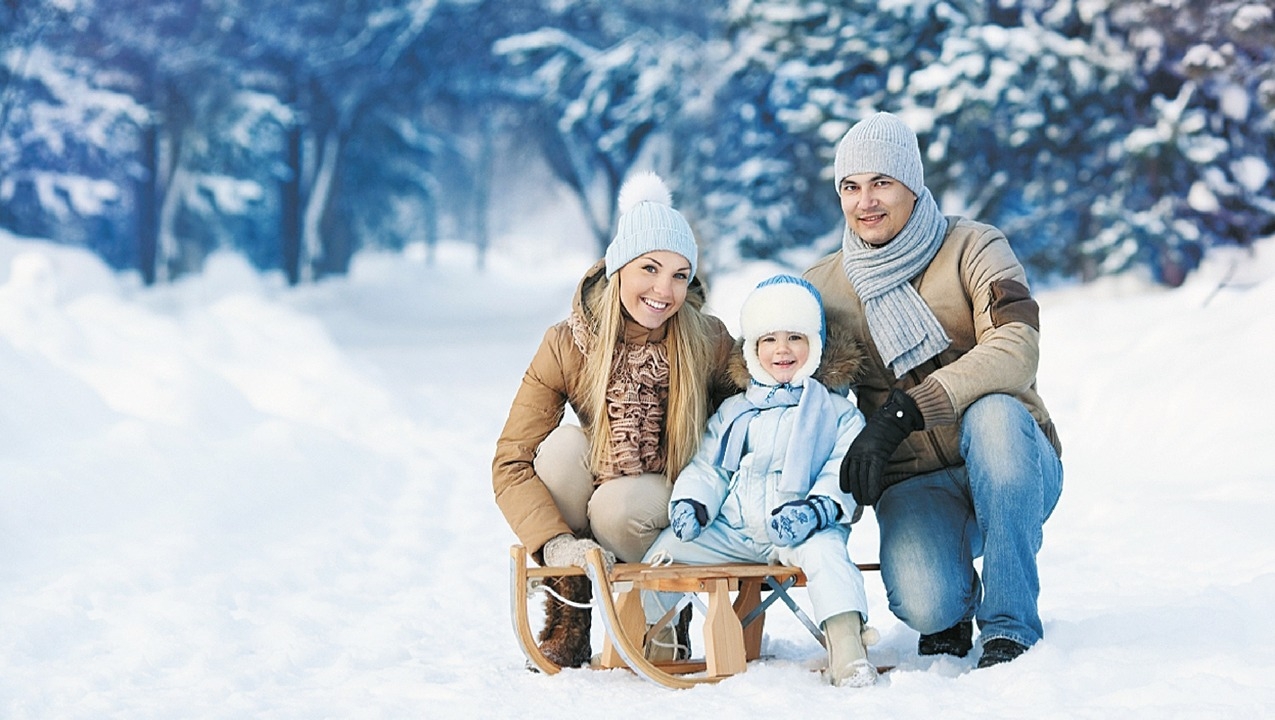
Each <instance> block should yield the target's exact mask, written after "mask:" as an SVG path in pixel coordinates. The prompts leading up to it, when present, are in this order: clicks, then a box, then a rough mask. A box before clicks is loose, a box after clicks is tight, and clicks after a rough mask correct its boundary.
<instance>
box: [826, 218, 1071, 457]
mask: <svg viewBox="0 0 1275 720" xmlns="http://www.w3.org/2000/svg"><path fill="white" fill-rule="evenodd" d="M948 223H949V224H948V231H947V236H946V237H944V239H943V245H942V247H941V248H939V251H938V254H937V255H935V257H934V259H933V260H932V261H931V262H930V264H929V266H928V267H927V268H926V269H925V270H924V271H923V272H922V273H921V274H920V275H918V276H917V277H916V278H914V279H913V280H912V285H913V287H915V288H916V289H917V292H919V293H920V294H921V297H922V298H924V299H925V302H926V304H927V305H929V306H930V310H932V311H933V312H934V316H935V317H936V318H938V321H939V323H940V324H942V326H943V329H944V330H946V331H947V334H948V337H950V338H951V339H952V344H951V345H950V346H949V347H948V348H947V349H946V350H944V351H943V352H941V353H939V354H938V355H937V356H935V357H933V358H931V359H930V360H927V361H926V362H924V363H922V364H921V365H920V366H919V367H917V368H915V369H913V370H912V371H910V372H909V373H908V374H907V375H906V376H904V377H903V378H900V379H898V380H896V379H895V377H894V373H893V371H891V370H890V369H889V367H888V366H887V365H886V364H885V363H884V362H882V360H881V355H880V353H879V352H878V351H877V348H876V345H875V344H874V343H873V341H872V335H871V333H870V332H869V330H868V320H867V317H866V316H865V315H864V312H863V302H862V301H861V300H860V299H859V296H858V295H857V294H856V293H855V291H854V286H852V285H851V284H850V280H849V279H848V278H847V277H846V273H845V269H844V268H843V267H842V262H841V251H840V250H838V251H837V252H834V253H832V254H831V255H828V256H826V257H824V258H823V259H821V260H819V261H818V262H817V263H815V264H814V265H813V266H812V267H811V268H810V269H809V270H807V271H806V272H805V278H806V279H807V280H809V281H810V282H811V284H813V285H814V286H815V287H817V288H819V292H820V293H821V294H822V295H823V305H824V312H825V314H826V315H827V321H828V333H829V335H833V336H835V335H840V334H848V335H849V336H850V337H852V338H854V339H855V340H858V341H859V342H861V343H863V345H864V346H865V347H866V348H867V351H868V352H867V358H866V362H865V363H864V369H863V371H862V374H861V376H860V379H859V383H858V385H857V386H856V388H855V392H856V395H857V397H858V399H859V409H860V410H862V411H863V414H864V415H866V416H868V417H871V416H872V413H873V412H875V411H876V409H877V408H878V407H880V406H881V405H882V404H884V403H885V399H886V395H888V394H889V392H890V389H891V388H892V387H898V388H899V389H901V390H904V391H906V392H908V394H909V395H911V396H912V398H913V399H914V400H916V402H917V405H918V407H919V408H920V409H921V413H922V415H923V416H924V417H925V425H926V426H925V429H924V430H920V431H917V432H914V433H912V434H911V435H909V436H908V438H907V439H906V440H905V441H904V442H903V444H902V445H901V446H900V447H899V449H898V451H897V452H895V453H894V455H893V456H892V457H891V458H890V464H889V466H888V467H887V468H886V475H887V477H911V476H913V475H919V474H922V473H927V472H931V471H934V470H938V469H941V468H944V467H954V466H959V465H962V464H964V460H963V458H962V457H961V453H960V432H959V429H960V427H959V425H958V424H957V420H958V419H959V418H960V416H961V413H963V412H965V408H967V407H969V406H970V404H971V403H973V402H974V401H975V400H977V399H979V398H981V397H983V396H984V395H988V394H991V393H1006V394H1009V395H1012V396H1014V397H1016V398H1018V399H1019V400H1020V401H1021V402H1022V403H1023V404H1024V405H1025V406H1026V407H1027V409H1028V410H1029V411H1030V412H1031V414H1032V417H1033V418H1035V420H1036V423H1037V424H1038V425H1040V427H1041V429H1042V430H1044V432H1045V435H1046V436H1047V437H1048V438H1049V439H1050V441H1051V442H1052V443H1053V445H1054V450H1055V451H1057V452H1058V453H1059V455H1061V454H1062V444H1061V442H1060V441H1059V439H1058V434H1057V432H1056V430H1055V428H1054V423H1053V420H1051V419H1050V417H1049V411H1048V410H1046V409H1045V403H1044V401H1042V400H1041V398H1040V395H1039V394H1038V393H1037V392H1036V367H1037V363H1038V362H1039V359H1040V309H1039V307H1038V306H1037V304H1036V301H1035V300H1034V299H1032V297H1031V293H1030V291H1029V290H1028V289H1027V275H1026V273H1025V272H1024V271H1023V268H1022V265H1020V264H1019V262H1018V259H1017V258H1016V257H1015V256H1014V252H1013V250H1012V249H1011V248H1010V246H1009V241H1008V240H1006V239H1005V236H1004V235H1003V234H1002V233H1001V231H1000V230H997V229H996V228H995V227H992V226H991V225H985V224H983V223H978V222H974V221H972V220H966V219H963V218H956V217H950V218H948Z"/></svg>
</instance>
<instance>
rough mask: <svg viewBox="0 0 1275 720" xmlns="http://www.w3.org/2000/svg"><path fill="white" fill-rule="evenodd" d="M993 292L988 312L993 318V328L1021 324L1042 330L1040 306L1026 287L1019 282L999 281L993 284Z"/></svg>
mask: <svg viewBox="0 0 1275 720" xmlns="http://www.w3.org/2000/svg"><path fill="white" fill-rule="evenodd" d="M991 290H992V297H991V301H990V302H989V304H988V311H989V312H990V313H991V316H992V327H1001V326H1003V325H1007V324H1009V323H1012V322H1021V323H1027V324H1028V325H1030V326H1031V327H1032V329H1034V330H1037V331H1039V330H1040V306H1039V305H1037V304H1036V301H1035V300H1033V299H1032V296H1031V292H1030V291H1028V289H1027V286H1026V285H1024V284H1022V283H1020V282H1018V281H1017V280H997V281H995V282H993V283H992V286H991Z"/></svg>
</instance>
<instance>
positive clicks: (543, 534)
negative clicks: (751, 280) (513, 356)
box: [492, 262, 734, 553]
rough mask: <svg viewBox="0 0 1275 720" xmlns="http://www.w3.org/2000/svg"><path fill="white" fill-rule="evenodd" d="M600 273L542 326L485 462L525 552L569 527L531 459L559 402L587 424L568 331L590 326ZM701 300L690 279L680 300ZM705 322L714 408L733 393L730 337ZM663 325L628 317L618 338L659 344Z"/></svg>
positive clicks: (698, 303)
mask: <svg viewBox="0 0 1275 720" xmlns="http://www.w3.org/2000/svg"><path fill="white" fill-rule="evenodd" d="M605 270H606V266H605V263H603V262H598V263H597V264H596V265H594V266H593V267H592V268H590V269H589V271H588V272H587V273H586V274H585V276H584V278H583V279H582V280H581V281H580V284H579V286H578V287H577V288H576V293H575V297H574V299H573V301H572V316H573V317H572V318H569V319H567V320H563V321H561V322H559V323H556V324H555V325H553V326H552V327H550V328H549V329H548V330H546V331H545V335H544V338H543V339H542V340H541V341H540V347H539V348H538V349H537V350H536V354H535V356H534V357H533V358H532V360H531V365H530V367H528V368H527V372H526V373H525V374H524V375H523V378H522V384H521V385H520V386H519V388H518V393H517V394H516V395H515V396H514V400H513V405H512V407H510V409H509V418H508V419H507V420H506V421H505V427H504V430H502V431H501V433H500V439H499V440H497V441H496V456H495V459H494V460H493V461H492V489H493V490H494V491H495V494H496V504H497V506H499V507H500V511H501V512H502V513H504V515H505V519H506V520H507V521H508V522H509V526H510V527H511V528H512V529H513V531H514V534H515V535H517V536H518V541H519V542H520V543H522V544H523V545H524V546H525V547H526V548H527V549H528V550H529V551H531V552H533V553H534V552H537V551H539V550H540V548H541V547H542V546H543V545H544V544H545V542H546V541H547V540H549V539H550V538H552V537H554V536H556V535H559V534H561V533H570V532H571V529H570V527H568V526H567V524H566V522H565V521H564V520H563V519H562V514H561V513H560V512H559V511H558V507H557V506H556V505H555V504H554V502H553V498H552V497H551V496H550V495H549V489H548V488H547V487H545V484H544V482H542V481H541V480H540V478H539V477H538V476H537V475H536V471H535V469H534V468H533V466H532V460H533V459H534V458H535V454H536V450H537V449H538V448H539V447H540V443H542V442H544V439H545V438H546V437H548V435H549V433H550V432H552V431H553V430H554V429H555V428H557V427H558V425H559V424H561V422H562V419H563V416H564V415H565V411H566V406H567V405H570V406H571V409H572V411H574V412H575V415H576V417H577V418H578V419H579V420H580V424H581V426H582V427H584V429H585V431H586V432H587V431H588V429H589V427H590V423H591V418H590V417H589V407H590V405H589V403H588V398H586V397H585V395H584V387H583V382H584V363H585V356H584V353H583V351H582V350H581V347H580V344H579V343H577V341H576V338H575V337H574V332H575V331H579V330H581V329H582V328H587V329H591V328H593V327H594V325H593V323H592V322H591V318H593V316H594V313H593V312H592V310H591V309H592V308H593V307H595V301H596V298H598V297H600V295H601V292H602V290H603V288H605V286H606V282H605ZM705 300H706V297H705V288H704V286H703V284H702V283H701V282H700V279H699V278H698V277H697V278H694V279H693V280H692V281H691V284H690V287H689V289H688V291H687V295H686V304H687V305H689V306H691V307H694V308H696V309H701V308H703V306H704V302H705ZM711 319H712V321H713V323H712V324H713V327H714V328H715V331H716V333H715V334H716V337H715V347H716V353H715V355H714V358H715V359H714V364H713V367H711V368H704V373H705V374H707V375H708V376H709V378H708V381H709V397H710V399H711V401H712V404H713V408H716V407H717V405H718V404H720V403H721V401H722V400H724V399H725V398H727V397H729V396H730V395H731V394H733V393H734V387H733V385H732V383H731V380H730V377H729V374H728V370H727V366H728V364H729V362H730V353H731V348H732V347H733V346H734V339H733V338H732V337H731V335H730V332H729V331H728V330H727V329H726V326H725V325H724V324H723V323H722V322H721V320H719V319H717V318H711ZM573 326H574V330H573ZM665 330H666V328H664V327H661V328H658V329H656V330H648V329H647V328H644V327H642V326H641V325H638V324H637V323H634V322H628V323H626V327H625V339H626V342H628V343H629V344H637V343H644V342H649V343H663V342H664V336H665ZM586 332H587V330H586Z"/></svg>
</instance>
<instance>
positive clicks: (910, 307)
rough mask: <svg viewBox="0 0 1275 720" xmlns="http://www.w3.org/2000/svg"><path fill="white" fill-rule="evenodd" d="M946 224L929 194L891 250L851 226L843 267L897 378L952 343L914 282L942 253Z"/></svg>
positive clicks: (920, 201)
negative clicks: (869, 240) (872, 243)
mask: <svg viewBox="0 0 1275 720" xmlns="http://www.w3.org/2000/svg"><path fill="white" fill-rule="evenodd" d="M946 234H947V220H946V218H944V217H943V215H942V214H941V213H940V212H939V207H938V203H936V202H934V196H933V195H931V194H930V189H929V188H924V189H923V190H922V193H921V195H920V196H918V197H917V199H916V207H915V208H913V210H912V217H910V218H908V222H907V224H906V225H904V226H903V229H902V230H900V231H899V234H898V235H896V236H895V237H894V239H893V240H891V241H890V242H889V243H887V244H886V245H883V246H881V247H872V246H870V245H868V244H867V243H865V242H864V241H863V240H862V239H861V238H860V237H859V236H858V235H855V234H854V233H853V232H851V230H850V227H849V225H847V226H846V231H845V234H844V235H843V236H842V241H841V247H842V252H841V262H842V266H843V267H844V268H845V272H846V277H848V278H849V279H850V284H851V285H853V286H854V289H855V292H857V293H858V294H859V298H860V299H861V300H862V301H863V309H864V313H865V314H866V315H867V317H868V330H869V331H871V333H872V340H873V341H874V342H875V343H876V346H877V350H878V351H880V353H881V359H883V360H885V362H886V364H887V365H889V366H890V369H891V370H893V371H894V376H895V377H896V378H901V377H903V376H904V375H905V374H907V372H908V371H909V370H911V369H912V368H914V367H916V366H917V365H920V364H921V363H923V362H925V361H926V360H929V359H930V358H932V357H934V356H935V355H938V354H939V353H940V352H942V351H943V350H944V349H946V348H947V346H948V345H951V344H952V340H951V338H949V337H948V336H947V333H946V332H945V331H944V330H943V326H942V325H940V324H939V321H938V319H937V318H935V317H934V313H933V311H931V310H930V307H929V306H928V305H926V304H925V300H923V299H922V298H921V295H920V294H919V293H917V291H916V288H914V287H912V283H911V282H910V281H911V280H912V278H914V277H916V276H917V275H919V274H920V273H921V272H922V271H923V270H925V267H926V266H927V265H929V263H930V261H931V260H933V259H934V256H935V255H936V254H937V253H938V251H939V247H940V246H941V245H942V244H943V237H944V236H945V235H946Z"/></svg>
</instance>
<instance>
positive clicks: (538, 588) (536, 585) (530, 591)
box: [527, 578, 593, 610]
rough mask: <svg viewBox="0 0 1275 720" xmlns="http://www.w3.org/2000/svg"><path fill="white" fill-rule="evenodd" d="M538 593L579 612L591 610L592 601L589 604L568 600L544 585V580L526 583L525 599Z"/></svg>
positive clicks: (538, 579)
mask: <svg viewBox="0 0 1275 720" xmlns="http://www.w3.org/2000/svg"><path fill="white" fill-rule="evenodd" d="M538 592H542V593H545V594H546V595H552V596H553V597H555V598H557V599H558V602H561V603H563V604H565V605H570V606H571V607H573V608H580V609H581V610H588V609H591V608H593V601H592V600H590V601H589V602H577V601H575V600H568V599H567V598H565V597H563V596H562V594H561V593H559V592H558V591H557V590H554V589H553V588H551V587H549V586H548V585H546V584H545V582H544V580H543V579H541V578H537V579H535V580H532V581H531V582H529V583H527V597H531V596H532V595H535V594H536V593H538Z"/></svg>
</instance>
